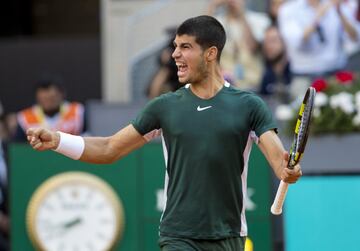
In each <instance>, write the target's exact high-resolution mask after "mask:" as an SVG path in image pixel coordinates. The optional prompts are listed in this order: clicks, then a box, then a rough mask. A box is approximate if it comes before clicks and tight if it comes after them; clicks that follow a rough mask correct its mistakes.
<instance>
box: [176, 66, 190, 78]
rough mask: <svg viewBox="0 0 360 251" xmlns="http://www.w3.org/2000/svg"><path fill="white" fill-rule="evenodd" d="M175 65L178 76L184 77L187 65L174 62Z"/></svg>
mask: <svg viewBox="0 0 360 251" xmlns="http://www.w3.org/2000/svg"><path fill="white" fill-rule="evenodd" d="M176 66H177V68H178V72H177V75H178V77H180V78H181V77H184V76H185V74H186V72H187V69H188V66H187V65H186V64H184V63H176Z"/></svg>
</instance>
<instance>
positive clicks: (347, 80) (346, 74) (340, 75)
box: [335, 71, 355, 85]
mask: <svg viewBox="0 0 360 251" xmlns="http://www.w3.org/2000/svg"><path fill="white" fill-rule="evenodd" d="M335 77H336V80H337V81H338V82H339V84H341V85H348V84H351V83H352V82H353V80H354V77H355V76H354V73H352V72H350V71H339V72H337V73H336V74H335Z"/></svg>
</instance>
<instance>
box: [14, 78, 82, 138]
mask: <svg viewBox="0 0 360 251" xmlns="http://www.w3.org/2000/svg"><path fill="white" fill-rule="evenodd" d="M35 96H36V104H35V105H33V106H32V107H29V108H26V109H24V110H22V111H20V112H19V113H18V114H17V122H18V123H17V124H18V126H17V130H16V135H15V140H16V141H25V140H26V136H25V132H26V130H27V129H28V128H30V127H38V126H43V127H46V128H48V129H51V130H61V131H66V132H67V133H70V134H74V135H80V134H81V133H83V132H84V130H85V128H84V120H85V119H84V106H83V105H82V104H80V103H77V102H71V103H70V102H68V101H66V100H64V92H63V90H62V89H61V87H60V86H59V85H58V84H56V83H55V82H54V81H51V80H46V81H40V82H39V83H38V84H37V86H36V88H35Z"/></svg>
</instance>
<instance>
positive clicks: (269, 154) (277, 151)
mask: <svg viewBox="0 0 360 251" xmlns="http://www.w3.org/2000/svg"><path fill="white" fill-rule="evenodd" d="M259 148H260V150H261V151H262V153H263V154H264V156H265V158H266V159H267V161H268V163H269V164H270V166H271V168H272V169H273V171H274V173H275V175H276V177H278V178H279V179H281V174H282V171H283V169H284V167H285V166H286V164H285V163H284V152H285V149H284V146H283V145H282V143H281V141H280V139H279V137H278V136H277V135H276V133H275V132H274V131H268V132H265V133H264V134H263V135H261V136H260V142H259Z"/></svg>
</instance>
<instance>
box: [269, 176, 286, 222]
mask: <svg viewBox="0 0 360 251" xmlns="http://www.w3.org/2000/svg"><path fill="white" fill-rule="evenodd" d="M288 187H289V184H288V183H286V182H284V181H280V185H279V187H278V190H277V192H276V196H275V199H274V202H273V204H272V206H271V213H272V214H274V215H280V214H281V213H282V207H283V204H284V201H285V197H286V193H287V190H288Z"/></svg>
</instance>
